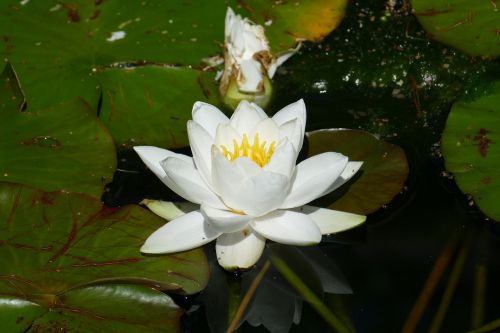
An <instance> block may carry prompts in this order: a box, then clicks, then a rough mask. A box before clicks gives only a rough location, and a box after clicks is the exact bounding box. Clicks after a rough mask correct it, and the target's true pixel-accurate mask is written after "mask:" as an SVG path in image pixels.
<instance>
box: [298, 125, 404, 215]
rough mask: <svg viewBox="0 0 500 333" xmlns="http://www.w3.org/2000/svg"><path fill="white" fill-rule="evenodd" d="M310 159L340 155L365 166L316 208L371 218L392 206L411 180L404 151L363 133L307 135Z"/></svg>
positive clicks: (326, 132)
mask: <svg viewBox="0 0 500 333" xmlns="http://www.w3.org/2000/svg"><path fill="white" fill-rule="evenodd" d="M307 139H308V151H307V153H308V156H312V155H317V154H320V153H323V152H327V151H334V152H339V153H342V154H344V155H346V156H347V157H349V160H350V161H363V166H362V167H361V169H360V170H359V171H358V175H357V176H354V179H353V180H351V181H350V182H349V183H348V184H346V185H344V186H343V187H341V188H340V189H339V190H337V191H334V192H333V193H331V194H330V195H327V196H324V197H322V198H320V199H318V202H317V203H316V204H315V205H319V206H321V207H328V208H331V209H337V210H342V211H347V212H351V213H357V214H365V215H366V214H370V213H373V212H375V211H376V210H378V209H379V208H381V207H382V206H384V205H386V204H388V203H389V202H391V200H392V199H393V198H394V196H396V195H397V194H398V193H400V191H401V190H402V188H403V185H404V183H405V181H406V178H407V176H408V162H407V160H406V155H405V153H404V150H403V149H401V148H400V147H398V146H396V145H393V144H391V143H388V142H384V141H381V140H378V139H377V138H376V137H374V136H373V135H372V134H370V133H368V132H364V131H360V130H318V131H313V132H308V133H307Z"/></svg>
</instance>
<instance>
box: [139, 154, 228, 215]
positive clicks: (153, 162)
mask: <svg viewBox="0 0 500 333" xmlns="http://www.w3.org/2000/svg"><path fill="white" fill-rule="evenodd" d="M134 149H135V151H136V152H137V153H138V154H139V156H140V157H141V159H142V160H143V162H144V163H145V164H146V166H147V167H148V168H149V169H151V171H153V172H154V174H155V175H156V176H157V177H158V178H160V179H161V181H162V182H163V183H164V184H165V185H167V186H168V187H169V188H170V189H171V190H172V191H174V192H175V193H177V194H178V195H180V196H181V197H183V198H184V199H186V200H188V201H192V202H195V203H201V201H200V199H201V197H200V196H199V195H198V196H196V195H195V196H193V194H192V193H189V191H186V190H185V189H184V188H182V187H179V186H178V185H177V184H176V183H175V182H174V181H173V180H172V179H171V178H170V177H169V176H168V175H167V173H166V172H165V170H164V169H163V167H162V163H163V161H164V160H166V159H167V158H176V159H178V160H179V161H182V162H183V163H184V165H185V166H186V170H187V172H189V173H190V174H192V175H193V179H194V182H195V183H196V184H197V185H199V186H198V187H199V189H198V192H203V191H205V188H206V189H208V188H207V186H206V185H205V184H204V183H203V182H201V183H200V182H198V181H197V180H198V179H199V178H200V176H199V174H198V171H197V170H196V169H195V168H194V162H193V159H192V158H191V157H189V156H186V155H182V154H176V153H173V152H171V151H169V150H166V149H161V148H157V147H150V146H137V147H134ZM212 195H213V194H212ZM206 196H207V197H210V196H211V191H210V190H208V193H206ZM217 200H218V199H217ZM218 201H219V202H220V200H218ZM221 204H222V203H219V204H218V205H217V206H216V207H220V205H221Z"/></svg>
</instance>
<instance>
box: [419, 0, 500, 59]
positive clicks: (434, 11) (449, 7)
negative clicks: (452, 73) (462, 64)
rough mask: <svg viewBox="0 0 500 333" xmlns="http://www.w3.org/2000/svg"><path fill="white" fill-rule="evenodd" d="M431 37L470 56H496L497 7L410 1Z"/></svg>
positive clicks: (499, 39)
mask: <svg viewBox="0 0 500 333" xmlns="http://www.w3.org/2000/svg"><path fill="white" fill-rule="evenodd" d="M411 4H412V6H413V10H414V14H415V15H416V16H417V18H418V20H419V21H420V23H421V24H422V26H423V27H424V29H425V30H426V31H427V32H428V33H429V34H430V35H431V37H432V38H434V39H436V40H438V41H440V42H443V43H445V44H448V45H451V46H453V47H456V48H457V49H460V50H462V51H464V52H465V53H468V54H471V55H483V56H497V55H499V54H500V23H499V22H500V4H497V2H496V1H475V0H452V1H450V0H411Z"/></svg>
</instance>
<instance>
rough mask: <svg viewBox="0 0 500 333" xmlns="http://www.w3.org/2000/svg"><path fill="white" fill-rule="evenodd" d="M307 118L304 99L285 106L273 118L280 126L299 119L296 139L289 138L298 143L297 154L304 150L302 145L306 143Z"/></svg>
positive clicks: (295, 132)
mask: <svg viewBox="0 0 500 333" xmlns="http://www.w3.org/2000/svg"><path fill="white" fill-rule="evenodd" d="M306 118H307V116H306V105H305V103H304V100H303V99H300V100H298V101H297V102H295V103H292V104H289V105H287V106H285V107H284V108H283V109H281V110H280V111H278V112H277V113H276V114H275V115H274V116H273V119H274V121H275V122H276V124H277V125H278V126H282V125H284V124H285V123H287V122H289V121H291V120H293V119H298V125H299V127H298V129H297V130H295V131H294V135H295V136H296V137H295V138H294V139H292V138H289V140H291V141H293V142H296V146H297V147H296V148H295V149H296V150H297V152H299V151H300V149H302V144H303V142H304V133H305V130H306V120H307V119H306ZM280 130H281V129H280Z"/></svg>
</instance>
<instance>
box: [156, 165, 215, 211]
mask: <svg viewBox="0 0 500 333" xmlns="http://www.w3.org/2000/svg"><path fill="white" fill-rule="evenodd" d="M160 164H161V166H162V167H163V169H164V170H165V173H166V174H167V176H168V178H169V179H170V180H171V181H172V182H173V185H172V186H173V187H171V189H172V190H173V191H175V192H176V193H177V194H178V195H180V196H181V197H183V198H184V199H186V200H188V201H191V202H194V203H197V204H202V203H206V204H208V205H210V206H212V207H217V208H222V209H223V208H225V206H224V204H223V203H222V201H221V200H220V199H219V197H218V196H217V195H216V194H215V193H214V192H212V191H211V190H210V189H209V188H208V186H207V184H206V183H205V182H204V181H203V179H202V178H201V176H200V173H199V172H198V170H197V169H196V168H195V167H194V164H193V163H192V162H191V163H188V162H186V161H184V160H181V159H179V158H177V157H168V158H167V159H166V160H164V161H162V162H161V163H160Z"/></svg>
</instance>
